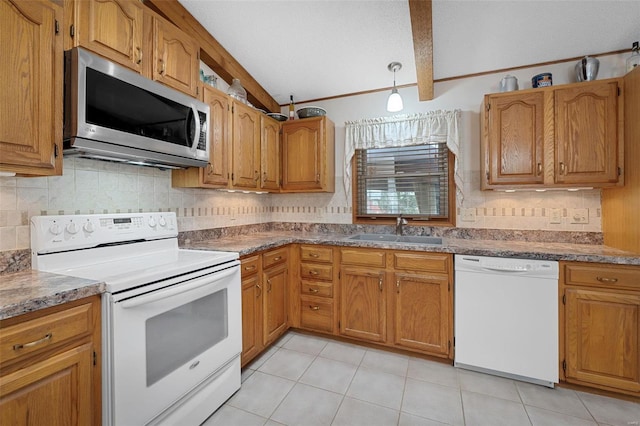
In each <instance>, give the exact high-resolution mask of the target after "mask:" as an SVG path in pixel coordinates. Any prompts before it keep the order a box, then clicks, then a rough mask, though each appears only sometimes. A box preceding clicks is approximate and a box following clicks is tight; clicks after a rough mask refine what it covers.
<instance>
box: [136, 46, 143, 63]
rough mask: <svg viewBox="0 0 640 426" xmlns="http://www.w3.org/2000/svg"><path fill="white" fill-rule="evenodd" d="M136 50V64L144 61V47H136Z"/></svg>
mask: <svg viewBox="0 0 640 426" xmlns="http://www.w3.org/2000/svg"><path fill="white" fill-rule="evenodd" d="M136 50H137V51H138V57H137V58H136V64H139V63H140V62H142V49H140V48H139V47H136Z"/></svg>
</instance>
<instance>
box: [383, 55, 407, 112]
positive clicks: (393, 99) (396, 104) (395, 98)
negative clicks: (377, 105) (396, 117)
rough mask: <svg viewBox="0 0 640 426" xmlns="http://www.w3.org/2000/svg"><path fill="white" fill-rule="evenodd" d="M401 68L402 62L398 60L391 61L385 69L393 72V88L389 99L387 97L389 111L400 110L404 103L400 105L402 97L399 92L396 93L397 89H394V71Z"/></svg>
mask: <svg viewBox="0 0 640 426" xmlns="http://www.w3.org/2000/svg"><path fill="white" fill-rule="evenodd" d="M401 68H402V64H401V63H400V62H391V63H390V64H389V65H387V69H388V70H389V71H391V72H393V90H391V94H390V95H389V99H387V111H389V112H398V111H402V108H404V105H402V97H401V96H400V93H398V89H396V71H399V70H400V69H401Z"/></svg>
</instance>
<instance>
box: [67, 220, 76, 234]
mask: <svg viewBox="0 0 640 426" xmlns="http://www.w3.org/2000/svg"><path fill="white" fill-rule="evenodd" d="M78 231H79V229H78V225H76V223H75V222H71V223H69V224H68V225H67V232H68V233H70V234H77V233H78Z"/></svg>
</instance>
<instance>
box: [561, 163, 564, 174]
mask: <svg viewBox="0 0 640 426" xmlns="http://www.w3.org/2000/svg"><path fill="white" fill-rule="evenodd" d="M560 174H561V175H563V174H564V163H560Z"/></svg>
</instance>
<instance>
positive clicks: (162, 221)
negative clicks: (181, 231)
mask: <svg viewBox="0 0 640 426" xmlns="http://www.w3.org/2000/svg"><path fill="white" fill-rule="evenodd" d="M158 223H159V224H160V226H162V227H164V226H167V221H166V220H164V217H162V216H160V220H159V221H158Z"/></svg>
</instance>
